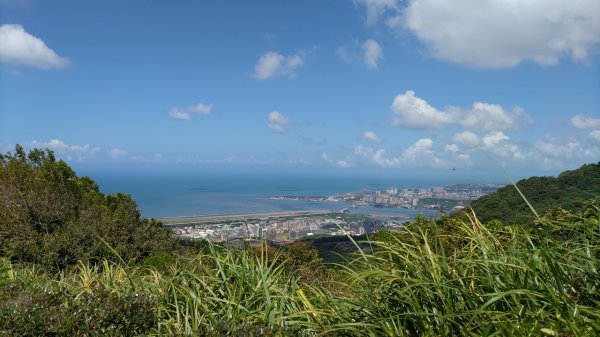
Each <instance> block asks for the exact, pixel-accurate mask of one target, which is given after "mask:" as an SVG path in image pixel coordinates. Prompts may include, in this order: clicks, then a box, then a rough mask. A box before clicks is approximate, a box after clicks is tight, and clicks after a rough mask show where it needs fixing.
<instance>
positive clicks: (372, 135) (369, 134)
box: [362, 131, 380, 143]
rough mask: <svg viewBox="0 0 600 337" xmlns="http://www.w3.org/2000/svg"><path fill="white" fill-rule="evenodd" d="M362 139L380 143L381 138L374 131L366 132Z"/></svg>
mask: <svg viewBox="0 0 600 337" xmlns="http://www.w3.org/2000/svg"><path fill="white" fill-rule="evenodd" d="M362 138H363V139H364V140H368V141H370V142H375V143H377V142H379V141H380V139H379V136H378V135H377V134H376V133H375V132H373V131H365V132H364V133H363V135H362Z"/></svg>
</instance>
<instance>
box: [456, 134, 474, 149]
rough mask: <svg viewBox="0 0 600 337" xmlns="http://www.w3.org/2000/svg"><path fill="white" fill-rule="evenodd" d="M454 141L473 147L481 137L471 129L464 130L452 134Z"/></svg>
mask: <svg viewBox="0 0 600 337" xmlns="http://www.w3.org/2000/svg"><path fill="white" fill-rule="evenodd" d="M452 141H453V142H457V143H463V144H466V145H468V146H470V147H473V146H477V145H478V144H479V137H477V135H476V134H474V133H473V132H471V131H463V132H459V133H457V134H455V135H454V136H452Z"/></svg>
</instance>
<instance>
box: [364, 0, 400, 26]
mask: <svg viewBox="0 0 600 337" xmlns="http://www.w3.org/2000/svg"><path fill="white" fill-rule="evenodd" d="M354 4H355V5H358V6H363V7H365V9H366V11H367V13H366V14H367V16H366V18H365V21H366V24H367V25H373V24H375V23H376V22H377V20H379V17H381V16H382V15H384V13H385V12H386V11H388V10H393V9H398V8H399V7H398V0H354Z"/></svg>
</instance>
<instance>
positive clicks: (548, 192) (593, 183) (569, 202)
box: [471, 162, 600, 224]
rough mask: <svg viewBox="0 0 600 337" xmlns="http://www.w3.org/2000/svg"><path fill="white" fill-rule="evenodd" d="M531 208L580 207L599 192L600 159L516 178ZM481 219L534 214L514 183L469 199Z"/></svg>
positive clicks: (515, 219)
mask: <svg viewBox="0 0 600 337" xmlns="http://www.w3.org/2000/svg"><path fill="white" fill-rule="evenodd" d="M516 185H517V187H518V188H519V189H520V190H521V192H523V195H524V196H525V197H526V198H527V200H528V201H529V203H530V204H531V205H532V206H533V208H534V209H535V210H536V211H537V212H538V213H540V214H542V213H545V212H547V211H549V210H551V209H553V208H558V207H561V208H564V209H566V210H569V211H575V212H577V211H579V210H581V209H582V207H583V205H584V203H585V201H586V200H588V199H590V198H593V197H597V196H599V195H600V162H599V163H597V164H586V165H583V166H582V167H580V168H578V169H576V170H572V171H566V172H563V173H561V174H560V175H559V176H558V177H556V178H555V177H532V178H528V179H524V180H521V181H519V182H517V184H516ZM471 207H472V208H473V209H475V211H476V213H477V216H478V217H479V219H481V220H482V221H484V222H486V221H490V220H494V219H496V220H502V221H503V222H505V223H515V224H516V223H518V224H531V223H533V221H534V220H535V215H534V214H533V213H532V211H531V210H530V209H529V206H528V205H527V204H526V203H525V202H524V201H523V198H522V197H521V196H520V195H519V193H518V192H517V190H516V189H515V187H514V186H513V185H508V186H505V187H503V188H501V189H499V190H498V191H497V192H496V193H493V194H491V195H488V196H484V197H482V198H480V199H479V200H475V201H473V202H472V203H471Z"/></svg>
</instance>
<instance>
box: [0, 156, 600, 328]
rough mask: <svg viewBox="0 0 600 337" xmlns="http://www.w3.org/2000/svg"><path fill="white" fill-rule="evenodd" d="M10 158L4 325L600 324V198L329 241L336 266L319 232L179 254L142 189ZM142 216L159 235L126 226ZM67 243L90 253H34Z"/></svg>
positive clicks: (46, 160)
mask: <svg viewBox="0 0 600 337" xmlns="http://www.w3.org/2000/svg"><path fill="white" fill-rule="evenodd" d="M1 159H2V160H1V164H2V167H1V170H2V171H0V172H1V173H2V175H1V178H0V179H1V180H0V182H1V183H2V185H1V186H2V194H1V195H0V196H1V197H2V204H1V205H2V214H1V215H0V216H1V218H0V220H1V221H2V225H1V226H2V227H1V228H2V233H1V234H2V236H1V237H0V239H1V240H2V241H1V243H2V246H0V248H1V251H0V253H1V254H3V255H4V257H0V335H2V336H38V335H46V336H138V335H146V336H164V335H168V336H498V335H502V336H597V335H600V291H599V290H600V198H594V199H590V200H588V201H586V202H584V203H583V204H582V205H581V206H580V207H579V208H580V210H579V211H569V210H565V209H562V208H557V209H554V210H552V211H551V212H548V213H546V214H543V215H542V216H541V218H542V221H540V222H539V224H538V225H539V226H541V227H542V228H538V227H539V226H537V227H532V226H511V225H507V224H505V223H502V222H500V221H491V222H488V223H485V224H484V223H481V222H480V221H479V220H478V219H477V217H476V215H475V213H469V214H467V216H465V217H464V218H460V217H446V216H442V217H441V218H440V219H436V218H430V219H427V218H418V219H417V220H416V221H415V222H414V223H409V224H406V227H405V229H404V230H403V231H399V232H390V231H384V232H380V233H378V234H377V235H375V236H371V237H369V238H360V239H361V240H362V241H360V242H358V243H357V242H356V240H358V238H354V237H350V236H348V237H346V238H335V239H329V238H323V239H320V240H315V241H316V245H317V246H318V245H321V248H322V249H325V247H330V246H331V247H343V248H344V249H343V250H344V252H343V253H345V254H344V255H343V256H339V261H340V263H339V264H337V265H336V266H335V267H336V268H331V267H330V266H328V265H326V264H324V263H323V262H322V260H321V259H320V258H319V256H318V251H317V250H316V249H314V248H313V245H315V242H312V243H311V242H308V241H298V242H294V243H293V244H290V245H283V246H271V245H268V244H267V243H266V242H263V243H262V244H261V245H259V246H249V247H245V248H240V249H228V248H226V247H222V246H219V245H215V244H212V243H210V242H194V243H191V244H190V245H189V247H188V248H189V249H185V250H177V251H176V252H175V251H173V250H172V249H171V250H169V249H170V248H169V247H171V248H172V241H171V240H170V239H169V237H168V236H165V235H166V234H165V233H164V232H163V231H162V230H161V229H160V227H159V226H158V224H157V223H155V222H152V221H147V220H143V219H140V217H139V214H138V213H137V211H136V207H135V203H133V201H132V200H131V199H130V198H129V197H127V196H124V195H115V196H105V195H103V194H101V193H100V192H99V191H98V188H97V186H95V184H93V182H92V181H91V180H89V179H88V178H79V177H77V176H76V175H75V174H74V173H73V172H72V171H71V170H70V168H68V166H67V165H66V164H64V163H63V162H60V161H56V160H55V159H54V157H53V155H52V153H51V152H39V151H32V152H31V153H30V154H29V155H25V153H24V152H23V151H22V149H20V148H17V153H16V154H14V155H11V154H9V155H5V156H3V157H2V158H1ZM50 191H54V192H55V193H50ZM58 193H61V194H60V195H57V194H58ZM84 215H85V216H84ZM94 217H97V219H98V221H97V222H95V221H92V220H93V219H94ZM134 225H135V226H141V227H142V228H144V229H145V230H146V231H148V232H149V233H145V236H144V235H142V234H141V233H138V234H131V233H127V234H126V233H125V232H126V231H125V229H127V230H129V231H132V233H135V228H134ZM83 226H85V227H83ZM87 226H89V229H90V231H91V232H93V233H94V235H89V236H85V234H86V233H87V231H86V229H87V228H88V227H87ZM101 226H107V227H108V229H102V228H100V227H101ZM144 226H145V227H144ZM540 229H541V230H540ZM21 231H26V233H27V234H28V235H29V236H33V238H29V239H28V240H29V241H26V239H27V238H26V235H22V234H21V233H20V232H21ZM82 237H83V238H85V240H82V239H81V238H82ZM100 238H102V240H100ZM45 240H47V242H48V243H47V244H46V243H45V242H46V241H45ZM71 240H73V242H71ZM29 245H31V246H29ZM63 245H68V247H73V249H77V250H76V251H75V252H76V253H75V254H77V255H75V256H74V257H73V258H77V259H78V262H74V263H68V264H60V263H58V262H57V261H61V260H60V259H58V260H56V259H55V260H53V262H52V263H44V261H43V260H42V257H39V256H36V255H35V254H37V253H39V254H42V256H43V257H48V258H55V257H57V256H63V255H62V254H63V253H62V250H61V249H59V247H63ZM349 245H354V247H355V251H356V253H355V254H351V253H349V252H348V251H345V250H346V249H347V248H348V247H349ZM15 247H18V248H19V249H25V250H28V249H29V250H30V251H28V252H26V253H21V252H19V251H17V250H16V248H15ZM112 247H115V248H114V251H113V248H112ZM119 255H121V256H124V257H126V258H125V259H120V258H117V259H115V258H114V256H119ZM144 256H145V257H146V258H145V259H144V260H143V261H142V262H143V263H138V262H139V261H141V258H142V257H144ZM344 256H345V258H344ZM63 261H64V260H63ZM64 265H67V266H70V267H69V268H67V269H63V270H60V271H59V272H57V271H56V270H57V269H60V268H59V267H61V266H64ZM40 267H43V268H40Z"/></svg>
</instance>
